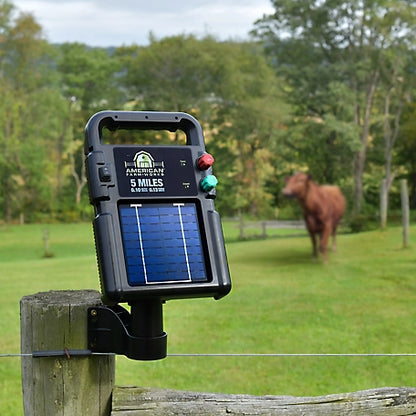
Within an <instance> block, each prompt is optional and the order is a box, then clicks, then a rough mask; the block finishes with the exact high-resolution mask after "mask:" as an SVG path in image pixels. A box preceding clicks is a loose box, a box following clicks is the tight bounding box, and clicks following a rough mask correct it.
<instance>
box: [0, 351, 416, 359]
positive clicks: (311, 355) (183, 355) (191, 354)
mask: <svg viewBox="0 0 416 416" xmlns="http://www.w3.org/2000/svg"><path fill="white" fill-rule="evenodd" d="M37 353H39V351H38V352H37ZM60 355H64V354H60ZM69 355H71V352H70V354H69ZM89 355H115V354H114V353H106V352H91V353H89V354H85V356H89ZM51 356H58V355H57V354H55V355H51ZM12 357H34V358H35V357H36V354H33V353H25V354H21V353H0V358H12ZM40 357H43V356H40ZM167 357H173V358H174V357H259V358H261V357H276V358H279V357H416V353H173V354H167Z"/></svg>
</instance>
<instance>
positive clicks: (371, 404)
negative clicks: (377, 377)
mask: <svg viewBox="0 0 416 416" xmlns="http://www.w3.org/2000/svg"><path fill="white" fill-rule="evenodd" d="M414 414H416V388H411V387H402V388H395V387H392V388H390V387H385V388H380V389H373V390H365V391H358V392H355V393H343V394H331V395H328V396H320V397H292V396H262V397H259V396H250V395H233V394H230V395H227V394H213V393H193V392H186V391H174V390H158V389H149V388H140V387H115V389H114V393H113V410H112V413H111V416H145V415H153V416H158V415H164V416H175V415H181V416H186V415H202V416H208V415H210V416H212V415H245V416H247V415H271V416H273V415H279V416H280V415H281V416H295V415H296V416H300V415H307V416H326V415H331V416H341V415H342V416H346V415H350V416H358V415H360V416H408V415H414Z"/></svg>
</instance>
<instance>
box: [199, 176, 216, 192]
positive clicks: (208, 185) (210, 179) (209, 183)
mask: <svg viewBox="0 0 416 416" xmlns="http://www.w3.org/2000/svg"><path fill="white" fill-rule="evenodd" d="M217 183H218V180H217V178H216V177H215V176H214V175H207V176H205V178H204V179H202V181H201V189H202V190H203V191H204V192H209V191H211V190H212V189H214V188H215V187H216V186H217Z"/></svg>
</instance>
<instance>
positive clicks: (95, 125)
mask: <svg viewBox="0 0 416 416" xmlns="http://www.w3.org/2000/svg"><path fill="white" fill-rule="evenodd" d="M104 127H106V128H108V129H109V130H117V129H120V128H121V129H126V130H168V131H172V132H174V131H176V130H182V131H183V132H184V133H185V134H186V144H187V145H189V146H201V147H204V136H203V133H202V128H201V126H200V124H199V123H198V121H197V120H196V119H195V118H194V117H192V116H191V115H189V114H186V113H181V112H177V113H175V112H162V111H101V112H99V113H96V114H94V115H93V116H92V117H91V118H90V119H89V121H88V123H87V125H86V127H85V149H84V150H85V154H86V155H88V153H90V152H91V151H93V150H94V148H95V147H97V146H99V145H100V144H101V139H102V131H103V128H104Z"/></svg>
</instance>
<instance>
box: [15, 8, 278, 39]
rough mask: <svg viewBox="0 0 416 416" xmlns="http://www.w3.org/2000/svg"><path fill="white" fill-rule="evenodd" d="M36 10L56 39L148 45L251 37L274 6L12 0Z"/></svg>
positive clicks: (38, 19) (35, 12)
mask: <svg viewBox="0 0 416 416" xmlns="http://www.w3.org/2000/svg"><path fill="white" fill-rule="evenodd" d="M11 2H12V3H13V4H14V5H15V6H16V8H17V9H18V10H19V11H22V12H30V13H32V14H33V15H34V16H35V18H36V21H37V22H38V23H40V25H41V26H42V28H43V31H44V35H45V37H46V39H47V40H48V41H49V42H50V43H63V42H81V43H85V44H87V45H89V46H102V47H107V46H121V45H131V44H138V45H143V46H144V45H147V44H148V43H149V34H150V33H152V34H153V35H154V36H156V38H158V39H160V38H164V37H167V36H173V35H189V34H194V35H196V36H198V37H202V36H204V35H212V36H215V37H216V38H217V39H218V40H229V39H233V40H246V39H248V32H249V31H250V30H251V29H252V28H253V24H254V22H255V21H256V20H257V19H259V18H261V17H262V16H263V14H269V13H272V12H273V8H272V6H271V0H12V1H11Z"/></svg>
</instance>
